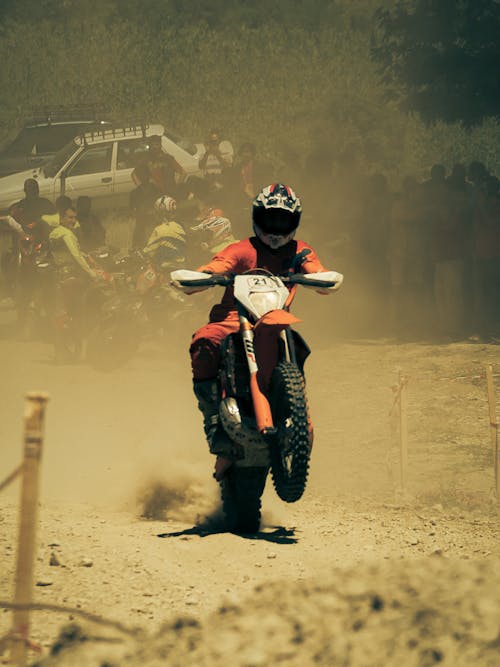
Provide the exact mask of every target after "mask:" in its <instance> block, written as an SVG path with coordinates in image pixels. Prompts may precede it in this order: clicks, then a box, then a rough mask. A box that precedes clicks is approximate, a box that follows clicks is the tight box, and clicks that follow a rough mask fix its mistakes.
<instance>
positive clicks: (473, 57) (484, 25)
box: [372, 0, 500, 126]
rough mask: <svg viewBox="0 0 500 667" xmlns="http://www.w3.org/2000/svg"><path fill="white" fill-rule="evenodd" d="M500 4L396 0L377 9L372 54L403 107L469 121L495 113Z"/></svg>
mask: <svg viewBox="0 0 500 667" xmlns="http://www.w3.org/2000/svg"><path fill="white" fill-rule="evenodd" d="M499 35H500V3H499V2H498V1H497V0H412V1H408V0H406V1H404V0H401V1H399V2H397V3H396V5H395V7H393V8H391V9H379V10H378V12H377V13H376V28H375V31H374V36H373V48H372V53H373V55H374V57H375V59H376V60H377V61H378V63H379V64H380V66H381V68H382V70H383V73H384V77H385V80H386V82H387V83H388V84H389V85H390V86H392V87H393V91H394V90H396V89H398V88H399V86H403V89H404V106H405V108H406V109H412V110H415V111H418V112H419V113H420V114H421V115H422V117H423V118H424V120H426V121H428V122H429V121H434V120H439V119H441V120H444V121H451V122H453V121H462V122H464V124H465V125H469V126H470V125H474V124H477V123H479V122H481V120H482V119H483V118H486V117H489V116H498V115H500V78H499V76H498V70H499V67H500V40H499V38H498V36H499Z"/></svg>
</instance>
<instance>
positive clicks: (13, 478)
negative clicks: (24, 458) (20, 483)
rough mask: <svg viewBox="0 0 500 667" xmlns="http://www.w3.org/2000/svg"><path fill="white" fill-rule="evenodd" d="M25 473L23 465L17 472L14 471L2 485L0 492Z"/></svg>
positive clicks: (0, 485)
mask: <svg viewBox="0 0 500 667" xmlns="http://www.w3.org/2000/svg"><path fill="white" fill-rule="evenodd" d="M22 471H23V464H22V463H21V464H20V465H19V466H18V467H17V468H16V469H15V470H13V471H12V472H11V473H10V475H8V476H7V477H6V478H5V479H4V481H3V482H2V483H1V484H0V491H3V489H5V487H6V486H9V484H10V483H11V482H13V481H14V480H15V479H16V477H17V476H18V475H20V474H21V473H22Z"/></svg>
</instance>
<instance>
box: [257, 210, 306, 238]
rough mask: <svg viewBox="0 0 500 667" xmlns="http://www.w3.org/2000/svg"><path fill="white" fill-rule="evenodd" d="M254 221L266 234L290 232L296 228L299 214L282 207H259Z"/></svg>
mask: <svg viewBox="0 0 500 667" xmlns="http://www.w3.org/2000/svg"><path fill="white" fill-rule="evenodd" d="M255 222H256V224H257V225H258V226H259V227H260V228H261V229H262V231H263V232H265V233H266V234H290V232H292V231H294V230H295V229H297V226H298V223H299V216H297V215H296V214H294V213H291V212H290V211H285V210H284V209H282V208H268V209H260V210H259V211H258V214H257V216H256V220H255Z"/></svg>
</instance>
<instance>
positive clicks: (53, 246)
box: [49, 206, 97, 278]
mask: <svg viewBox="0 0 500 667" xmlns="http://www.w3.org/2000/svg"><path fill="white" fill-rule="evenodd" d="M77 224H78V223H77V219H76V209H75V208H74V207H73V206H68V208H66V209H65V210H63V211H61V212H60V213H59V224H57V225H55V226H54V227H53V229H52V231H51V232H50V234H49V244H50V250H51V254H52V257H53V259H54V263H55V265H56V267H57V268H59V269H62V268H67V269H75V268H77V267H78V268H79V269H81V271H83V272H84V273H85V274H87V275H88V276H89V277H90V278H96V277H97V273H96V272H95V271H94V269H92V268H91V267H90V265H89V263H88V262H87V260H86V259H85V256H84V254H83V253H82V251H81V249H80V243H79V241H78V237H77V236H76V234H75V232H74V229H75V228H76V225H77Z"/></svg>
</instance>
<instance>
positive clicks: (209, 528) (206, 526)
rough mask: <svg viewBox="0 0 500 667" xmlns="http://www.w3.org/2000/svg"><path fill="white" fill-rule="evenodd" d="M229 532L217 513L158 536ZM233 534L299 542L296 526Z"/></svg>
mask: <svg viewBox="0 0 500 667" xmlns="http://www.w3.org/2000/svg"><path fill="white" fill-rule="evenodd" d="M229 532H231V531H229V530H227V528H226V527H225V525H224V520H223V518H222V517H221V516H220V515H219V514H216V515H214V516H213V517H207V518H206V519H205V520H204V521H203V522H201V523H199V524H197V525H196V526H193V527H192V528H185V529H184V530H176V531H173V532H169V533H159V534H158V535H157V537H161V538H165V537H189V536H190V535H196V536H197V537H208V536H209V535H220V534H222V533H229ZM233 534H234V535H237V536H238V537H242V538H243V539H246V540H263V541H265V542H272V543H273V544H296V543H297V542H298V539H297V537H296V536H295V528H285V527H284V526H268V527H265V528H263V529H262V530H259V532H258V533H233Z"/></svg>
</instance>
